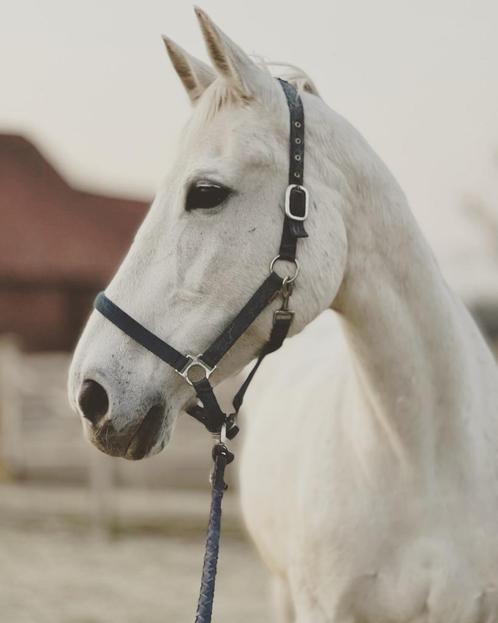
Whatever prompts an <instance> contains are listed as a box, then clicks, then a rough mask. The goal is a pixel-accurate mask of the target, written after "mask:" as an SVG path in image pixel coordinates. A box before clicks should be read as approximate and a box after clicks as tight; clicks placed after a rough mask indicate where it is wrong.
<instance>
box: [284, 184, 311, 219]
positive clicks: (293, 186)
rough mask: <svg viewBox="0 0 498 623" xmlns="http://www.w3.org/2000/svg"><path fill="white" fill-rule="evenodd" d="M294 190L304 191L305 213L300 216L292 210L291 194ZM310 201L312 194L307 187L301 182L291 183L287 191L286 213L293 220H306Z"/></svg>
mask: <svg viewBox="0 0 498 623" xmlns="http://www.w3.org/2000/svg"><path fill="white" fill-rule="evenodd" d="M294 190H299V191H300V192H302V193H304V215H303V216H298V215H297V214H292V212H291V205H290V203H291V202H290V200H291V194H292V192H293V191H294ZM309 202H310V195H309V193H308V190H307V188H305V187H304V186H301V184H289V186H287V190H286V191H285V214H286V215H287V216H288V217H289V218H291V219H292V220H293V221H305V220H306V219H307V218H308V206H309Z"/></svg>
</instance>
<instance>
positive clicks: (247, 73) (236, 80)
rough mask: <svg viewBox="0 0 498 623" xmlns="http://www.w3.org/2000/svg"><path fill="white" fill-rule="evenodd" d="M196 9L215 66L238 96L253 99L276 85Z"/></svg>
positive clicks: (204, 14) (205, 15)
mask: <svg viewBox="0 0 498 623" xmlns="http://www.w3.org/2000/svg"><path fill="white" fill-rule="evenodd" d="M194 10H195V14H196V15H197V19H198V20H199V24H200V27H201V31H202V34H203V36H204V40H205V42H206V46H207V50H208V54H209V57H210V58H211V61H212V63H213V65H214V67H215V68H216V69H217V70H218V72H219V73H220V74H221V75H222V76H223V77H224V78H225V80H226V81H227V82H228V83H229V84H230V85H231V86H232V87H233V88H234V89H235V91H236V92H237V93H238V95H240V96H241V97H242V98H251V97H252V96H254V95H255V94H256V93H257V92H258V91H260V90H261V89H262V88H264V86H265V85H266V86H268V84H270V83H271V84H272V86H273V80H271V78H270V76H269V74H267V73H265V72H264V71H262V70H261V69H260V68H259V67H258V66H257V65H256V63H254V62H253V61H252V60H251V59H250V58H249V56H248V55H247V54H246V53H245V52H244V51H243V50H241V48H239V46H238V45H237V44H235V43H234V42H233V41H232V40H231V39H230V38H229V37H228V36H227V35H226V34H225V33H224V32H223V31H222V30H221V29H220V28H218V26H216V24H215V23H214V22H213V21H212V20H211V18H210V17H209V16H208V15H207V14H206V13H204V11H202V10H201V9H199V8H198V7H195V9H194Z"/></svg>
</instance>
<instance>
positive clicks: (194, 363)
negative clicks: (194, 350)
mask: <svg viewBox="0 0 498 623" xmlns="http://www.w3.org/2000/svg"><path fill="white" fill-rule="evenodd" d="M186 357H187V358H188V359H190V361H189V362H188V363H187V364H186V366H185V367H184V368H182V370H178V374H179V375H180V376H182V377H183V378H184V379H185V380H186V381H187V383H188V384H189V385H193V384H194V381H192V379H191V378H190V377H189V372H190V370H192V369H193V368H202V370H203V371H204V376H203V377H201V378H200V379H199V381H202V380H204V379H208V378H209V377H210V376H211V374H212V373H213V372H214V371H215V370H216V366H213V367H212V368H211V367H210V366H208V365H207V363H204V361H202V359H201V357H202V354H201V355H186ZM199 381H195V382H196V383H197V382H199Z"/></svg>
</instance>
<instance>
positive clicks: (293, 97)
mask: <svg viewBox="0 0 498 623" xmlns="http://www.w3.org/2000/svg"><path fill="white" fill-rule="evenodd" d="M279 82H280V84H281V86H282V89H283V90H284V93H285V96H286V99H287V104H288V106H289V112H290V155H289V185H288V186H287V190H286V191H285V216H284V224H283V231H282V239H281V241H280V249H279V252H278V255H277V256H276V257H274V258H273V260H272V261H271V263H270V274H269V276H268V277H267V278H266V279H265V280H264V281H263V283H262V284H261V285H260V286H259V288H258V289H257V290H256V292H255V293H254V294H253V295H252V296H251V298H250V299H249V301H247V303H246V304H245V305H244V307H243V308H242V309H241V310H240V312H239V313H238V314H237V315H236V316H235V318H234V319H233V320H232V322H231V323H230V324H229V325H228V326H227V327H226V329H225V330H224V331H223V332H222V333H221V335H220V336H218V337H217V338H216V339H215V341H214V342H213V343H212V344H211V345H210V346H209V348H208V349H207V350H205V351H204V353H202V354H201V355H184V354H182V353H180V352H178V351H177V350H176V349H175V348H173V347H172V346H170V345H169V344H167V343H166V342H165V341H164V340H162V339H161V338H159V337H158V336H157V335H154V333H151V332H150V331H149V330H148V329H146V328H145V327H144V326H143V325H141V324H140V323H139V322H137V321H136V320H134V319H133V318H132V317H131V316H129V315H128V314H127V313H126V312H125V311H123V310H122V309H121V308H120V307H118V306H117V305H115V304H114V303H113V302H112V301H111V300H109V299H108V298H107V297H106V296H105V294H104V293H101V294H99V295H98V296H97V299H96V300H95V308H96V309H98V311H99V312H100V313H101V314H103V315H104V316H105V317H106V318H107V319H108V320H110V321H111V322H112V323H114V324H115V325H116V326H117V327H118V328H119V329H121V330H122V331H123V332H124V333H126V334H127V335H129V336H130V337H131V338H133V339H134V340H135V341H136V342H138V343H139V344H141V345H142V346H143V347H144V348H146V349H147V350H148V351H150V352H151V353H154V355H156V357H159V359H161V360H162V361H164V362H165V363H167V364H168V365H170V366H171V367H172V368H173V369H174V370H176V372H178V374H180V375H181V376H182V377H183V378H184V379H185V381H186V382H187V383H189V384H190V385H192V387H193V388H194V390H195V393H196V395H197V398H198V400H199V402H200V404H199V405H197V406H194V407H192V408H190V409H189V410H188V413H189V414H190V415H191V416H193V417H194V418H196V419H197V420H199V421H200V422H202V423H203V424H204V425H205V426H206V428H207V429H208V430H209V431H210V432H212V433H216V435H218V436H219V441H218V443H217V444H216V445H215V446H214V448H213V461H214V468H213V473H212V475H211V484H212V493H211V509H210V513H209V523H208V530H207V536H206V551H205V554H204V564H203V568H202V579H201V589H200V594H199V601H198V604H197V613H196V617H195V623H211V617H212V612H213V600H214V588H215V579H216V569H217V561H218V552H219V545H220V528H221V523H220V522H221V501H222V499H223V493H224V491H225V489H226V484H225V481H224V473H225V467H226V466H227V465H228V464H229V463H230V462H231V461H232V460H233V458H234V457H233V454H232V453H231V452H230V451H229V450H228V448H227V446H226V444H225V441H226V440H225V437H226V438H228V439H232V438H233V437H234V436H235V435H236V434H237V432H238V430H239V429H238V427H237V425H236V423H235V418H236V416H237V413H238V412H239V409H240V407H241V405H242V401H243V400H244V395H245V393H246V390H247V388H248V387H249V384H250V382H251V381H252V379H253V377H254V375H255V374H256V371H257V369H258V368H259V366H260V364H261V362H262V361H263V359H264V358H265V357H266V355H268V354H270V353H272V352H274V351H275V350H277V349H278V348H280V346H281V345H282V343H283V341H284V340H285V338H286V337H287V334H288V332H289V328H290V326H291V323H292V320H293V318H294V312H292V311H290V310H289V298H290V296H291V294H292V290H293V288H294V282H295V281H296V278H297V276H298V274H299V263H298V261H297V259H296V246H297V239H298V238H305V237H307V233H306V231H305V229H304V221H305V220H306V218H307V216H308V191H307V190H306V188H304V186H303V171H304V111H303V104H302V102H301V98H300V97H299V94H298V92H297V90H296V89H295V88H294V87H293V86H291V85H290V84H288V83H287V82H285V81H284V80H280V79H279ZM279 260H284V261H287V262H292V263H293V264H294V269H295V270H294V274H293V275H292V276H291V277H285V278H282V277H280V276H279V275H278V274H277V273H276V272H274V267H275V264H276V263H277V262H278V261H279ZM279 293H280V295H281V297H282V305H281V307H280V309H278V310H277V311H275V312H274V314H273V327H272V330H271V333H270V337H269V339H268V341H267V342H266V344H265V345H264V346H263V348H262V349H261V351H260V353H259V356H258V358H257V360H256V363H255V364H254V366H253V368H252V370H251V371H250V373H249V375H248V376H247V378H246V380H245V381H244V383H243V384H242V386H241V387H240V389H239V391H238V392H237V393H236V394H235V396H234V399H233V401H232V404H233V408H234V411H233V413H231V414H228V415H227V414H225V413H223V411H222V410H221V408H220V405H219V404H218V401H217V399H216V396H215V395H214V392H213V388H212V386H211V383H210V382H209V377H210V376H211V373H212V372H213V371H214V369H215V368H216V365H217V364H218V362H219V361H220V360H221V359H222V357H223V356H224V355H225V353H226V352H227V351H228V350H230V348H231V347H232V346H233V344H234V343H235V342H236V341H237V340H238V339H239V337H240V336H241V335H242V334H243V333H244V332H245V331H246V330H247V328H248V327H249V326H250V325H251V324H252V323H253V322H254V320H255V319H256V318H257V317H258V315H259V314H260V313H261V312H262V311H263V310H264V309H265V307H266V306H267V305H268V304H269V303H270V302H271V301H273V299H274V298H275V297H276V296H277V295H278V294H279Z"/></svg>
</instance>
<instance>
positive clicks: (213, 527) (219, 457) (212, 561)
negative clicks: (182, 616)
mask: <svg viewBox="0 0 498 623" xmlns="http://www.w3.org/2000/svg"><path fill="white" fill-rule="evenodd" d="M213 460H214V468H213V473H212V476H211V486H212V492H211V509H210V511H209V524H208V531H207V537H206V551H205V553H204V564H203V566H202V579H201V590H200V592H199V601H198V603H197V614H196V616H195V623H210V621H211V616H212V614H213V602H214V588H215V583H216V569H217V565H218V553H219V551H220V534H221V502H222V500H223V494H224V493H225V489H226V488H227V486H226V484H225V479H224V475H225V467H226V466H227V465H228V464H229V463H231V462H232V461H233V454H232V453H231V452H230V451H229V450H228V448H227V447H226V446H225V445H224V444H223V443H221V442H220V443H218V444H216V445H215V446H214V448H213Z"/></svg>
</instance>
